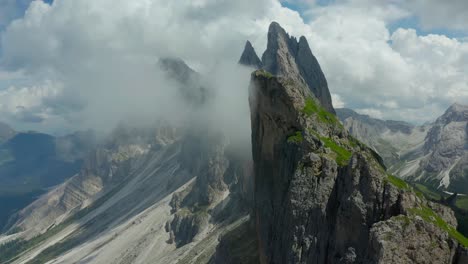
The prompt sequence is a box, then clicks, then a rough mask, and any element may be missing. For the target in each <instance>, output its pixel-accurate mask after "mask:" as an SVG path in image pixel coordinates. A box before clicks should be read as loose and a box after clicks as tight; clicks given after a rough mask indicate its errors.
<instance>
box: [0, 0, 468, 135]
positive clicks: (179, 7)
mask: <svg viewBox="0 0 468 264" xmlns="http://www.w3.org/2000/svg"><path fill="white" fill-rule="evenodd" d="M306 2H309V4H310V7H311V9H310V10H309V11H305V12H304V13H305V14H306V17H307V18H308V20H307V21H308V22H307V23H304V20H303V19H302V18H301V16H300V15H299V14H298V13H297V12H295V11H292V10H289V9H287V8H284V7H282V6H281V4H280V2H279V1H277V0H259V1H247V0H240V1H231V0H221V1H220V0H200V1H183V2H180V1H163V0H154V1H146V0H138V1H127V0H100V1H95V0H80V1H74V0H61V1H55V2H54V4H53V5H52V6H49V5H47V4H44V3H42V2H41V1H34V2H33V3H32V4H31V6H30V8H29V9H28V10H27V12H26V15H25V17H24V18H23V19H20V20H16V21H14V22H13V23H11V24H10V25H9V27H8V28H7V30H6V31H5V32H4V33H3V34H2V40H1V47H2V53H3V55H2V57H1V58H0V66H1V67H3V70H2V72H5V71H6V70H7V71H10V72H11V71H13V72H15V71H18V72H21V75H22V77H21V78H22V79H24V78H23V77H24V76H26V77H27V78H28V80H29V82H30V84H29V85H27V87H33V86H34V84H37V83H44V81H45V80H54V83H58V84H60V86H61V87H63V90H62V93H61V94H60V95H57V96H55V95H54V96H53V98H50V99H47V100H46V99H40V100H39V99H38V102H42V103H43V104H44V107H43V108H44V109H49V110H48V111H49V112H47V113H48V114H47V115H46V114H43V115H42V116H44V118H49V119H51V118H55V119H56V120H57V121H56V122H59V121H58V120H62V121H64V120H65V121H67V122H68V124H70V123H71V124H75V125H77V126H80V127H81V128H84V127H95V126H111V124H115V123H116V122H118V121H119V120H120V119H130V118H133V117H135V116H138V117H139V118H141V119H146V118H153V117H154V116H155V115H169V114H173V112H177V111H179V110H181V109H182V110H181V111H182V112H183V111H184V106H183V105H182V106H179V105H177V103H174V101H173V100H174V96H176V95H175V94H174V91H173V89H170V83H167V80H164V78H162V76H161V75H160V73H158V72H157V70H156V69H155V64H156V61H157V58H158V57H162V56H176V57H181V58H182V59H184V60H186V61H187V62H188V63H189V64H190V65H192V66H194V67H196V68H197V69H198V70H200V71H202V72H203V73H205V74H207V75H208V76H209V77H210V79H211V81H212V82H213V83H216V84H217V86H223V87H220V88H219V89H220V91H219V96H220V97H219V99H220V100H224V101H225V100H228V99H227V98H229V97H237V98H236V99H235V100H231V101H230V103H229V104H225V105H226V107H227V108H226V109H222V108H223V106H224V105H223V104H222V103H220V104H219V105H216V106H213V107H215V110H217V111H215V112H217V113H219V114H220V115H222V113H225V112H223V111H228V112H229V111H238V109H237V110H236V109H235V108H236V103H238V104H239V105H243V107H244V108H245V107H246V105H245V104H244V103H246V102H244V103H242V102H243V101H242V100H244V99H245V97H246V94H245V93H243V92H241V93H235V94H230V90H229V89H235V88H234V87H238V88H237V89H247V87H244V86H245V81H246V80H247V79H248V77H249V76H246V77H245V78H247V79H245V80H244V79H243V77H242V78H240V77H239V78H228V77H229V75H228V74H226V72H225V71H233V69H232V68H231V66H228V65H229V63H235V62H236V61H237V60H238V58H239V55H240V53H241V52H242V48H243V45H244V42H245V41H246V40H247V39H249V40H251V41H252V42H253V44H254V46H255V48H256V50H257V52H259V55H260V56H261V52H262V51H263V50H264V49H265V47H266V30H267V28H268V25H269V23H270V22H271V21H272V20H275V21H278V22H279V23H280V24H282V25H283V26H284V27H285V29H286V30H287V31H288V32H290V33H291V34H292V35H296V36H299V35H305V36H306V37H307V38H308V40H309V43H310V45H311V48H312V51H313V52H314V54H315V55H316V56H317V58H318V60H319V62H320V64H321V65H322V68H323V70H324V72H325V75H326V77H327V79H328V82H329V87H330V89H331V92H332V94H333V100H334V103H335V106H338V107H339V106H343V105H345V106H346V107H351V108H355V109H357V110H359V111H361V112H366V113H369V114H371V115H374V116H378V117H382V118H387V119H405V120H409V121H415V122H424V121H426V120H432V119H434V118H435V117H436V116H437V115H439V114H441V113H442V112H443V110H444V109H445V108H446V107H447V106H448V105H449V104H451V103H452V102H454V101H465V102H466V101H468V95H467V93H468V92H467V91H468V87H467V83H468V81H467V79H466V78H467V77H465V76H464V75H465V74H464V73H466V72H468V64H467V62H468V51H467V44H466V41H463V40H460V39H458V40H457V39H454V38H448V37H446V36H443V35H427V36H420V35H417V33H416V31H414V30H411V29H398V30H396V31H395V32H393V33H391V32H389V30H388V25H389V24H390V23H395V22H396V21H398V20H399V19H401V18H405V17H410V16H412V15H414V12H413V13H411V12H410V11H411V10H412V9H411V8H410V7H408V6H407V5H405V4H404V2H403V1H399V0H394V1H389V2H387V1H385V2H381V1H377V2H376V1H370V0H349V1H345V0H338V1H332V4H331V5H329V6H327V7H324V6H322V5H318V4H317V2H315V1H303V2H302V4H303V3H306ZM415 8H416V7H415ZM109 10H112V11H111V12H110V11H109ZM228 62H229V63H228ZM220 65H221V66H220ZM236 74H241V73H239V72H238V73H236ZM0 75H1V74H0ZM3 76H6V77H5V78H6V79H8V78H7V76H8V74H6V73H3ZM221 76H224V77H223V78H221ZM1 78H2V77H0V79H1ZM5 78H4V79H5ZM219 78H221V79H219ZM13 79H14V78H13ZM237 79H239V81H238V82H236V80H237ZM241 79H242V80H241ZM223 80H224V85H223ZM228 80H229V82H230V83H229V84H227V82H228ZM1 81H2V80H0V85H1V84H2V82H1ZM22 82H24V80H22ZM232 82H234V83H232ZM23 86H24V85H16V86H15V87H23ZM36 86H37V85H36ZM223 89H224V90H223ZM175 102H177V101H175ZM175 110H177V111H175ZM244 110H246V109H242V111H244ZM4 111H11V109H9V110H4ZM242 111H240V112H242ZM238 112H239V111H238ZM155 113H156V114H155ZM241 115H245V113H244V112H242V114H241ZM215 116H216V115H214V116H213V118H217V119H218V120H219V119H222V117H221V116H219V115H218V116H217V117H215ZM58 117H60V118H61V119H60V118H58ZM103 120H105V121H107V122H103ZM221 121H223V120H221ZM239 122H244V121H243V120H239Z"/></svg>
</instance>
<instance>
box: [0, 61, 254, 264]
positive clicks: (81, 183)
mask: <svg viewBox="0 0 468 264" xmlns="http://www.w3.org/2000/svg"><path fill="white" fill-rule="evenodd" d="M161 63H163V62H161ZM164 63H165V67H166V68H165V70H166V71H167V74H172V76H173V77H174V81H176V82H179V84H180V88H181V89H186V90H187V89H194V91H191V92H190V93H193V95H194V96H185V95H184V94H183V93H184V91H181V96H182V98H184V99H185V100H186V102H187V104H189V105H191V106H192V107H193V108H194V109H196V108H197V107H200V106H201V105H202V104H203V103H205V102H206V100H204V99H203V100H199V99H200V98H203V96H199V93H203V91H202V90H199V89H198V88H200V87H201V86H200V85H199V84H200V83H201V81H200V82H198V81H199V80H200V78H201V76H200V75H199V74H197V73H195V72H194V71H193V70H192V69H190V68H188V66H187V65H186V64H185V63H184V62H182V61H180V60H173V59H171V60H165V62H164ZM160 66H161V65H160ZM177 72H179V73H180V74H177ZM185 83H186V84H187V85H189V86H185V85H184V84H185ZM207 99H209V98H207ZM210 129H211V128H204V127H200V125H198V124H197V123H196V120H194V121H193V122H188V123H186V124H184V125H183V126H180V127H177V126H174V125H169V124H168V123H166V122H158V124H157V125H155V126H149V127H147V128H133V127H128V126H121V127H119V128H117V129H116V130H115V131H114V133H112V135H110V136H109V138H108V139H107V142H106V143H104V144H102V145H100V146H99V147H97V148H96V149H95V150H94V151H93V152H92V153H91V154H89V155H88V156H87V158H86V159H85V162H84V164H83V166H82V168H81V170H80V172H79V173H78V174H77V175H75V176H74V177H72V178H71V179H69V180H68V181H66V182H65V183H63V184H62V185H60V186H58V187H56V188H54V189H52V190H51V191H49V192H48V193H47V194H45V195H43V196H42V197H41V198H39V199H38V200H37V201H35V202H34V203H32V204H31V205H29V206H28V207H27V208H25V209H23V210H22V211H21V212H19V213H18V214H17V217H16V218H14V219H12V223H13V224H12V226H11V228H10V229H9V232H8V233H7V234H6V235H4V236H0V241H3V242H6V244H4V245H2V246H0V263H3V261H7V262H8V263H10V262H12V263H45V262H47V261H53V262H54V263H75V262H89V261H91V262H92V263H155V262H156V263H207V262H208V261H209V260H210V259H211V257H212V255H213V253H214V252H215V249H216V246H217V245H218V243H219V241H218V237H219V236H220V235H221V234H222V233H224V232H229V231H230V230H231V229H233V228H235V227H237V226H243V225H244V224H245V223H246V221H247V220H248V213H249V210H250V207H249V204H250V203H251V200H252V186H253V183H252V176H251V175H252V174H251V170H252V168H251V162H250V161H251V156H250V155H243V154H239V153H238V150H237V148H231V144H230V142H229V139H228V138H226V137H225V136H224V135H223V134H222V133H221V132H220V131H212V130H210ZM214 130H215V129H214ZM0 244H1V243H0Z"/></svg>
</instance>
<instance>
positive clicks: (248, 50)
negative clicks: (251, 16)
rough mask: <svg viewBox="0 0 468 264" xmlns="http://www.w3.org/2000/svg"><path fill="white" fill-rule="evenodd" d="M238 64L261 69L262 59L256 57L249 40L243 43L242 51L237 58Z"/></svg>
mask: <svg viewBox="0 0 468 264" xmlns="http://www.w3.org/2000/svg"><path fill="white" fill-rule="evenodd" d="M239 64H241V65H245V66H249V67H253V68H255V69H261V68H262V66H263V64H262V61H261V60H260V58H258V56H257V53H256V52H255V49H254V48H253V46H252V43H250V41H247V42H246V43H245V47H244V52H243V53H242V55H241V57H240V59H239Z"/></svg>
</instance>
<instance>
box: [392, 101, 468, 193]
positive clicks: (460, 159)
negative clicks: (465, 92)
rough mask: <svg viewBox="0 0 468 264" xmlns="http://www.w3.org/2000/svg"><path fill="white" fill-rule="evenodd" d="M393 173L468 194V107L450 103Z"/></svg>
mask: <svg viewBox="0 0 468 264" xmlns="http://www.w3.org/2000/svg"><path fill="white" fill-rule="evenodd" d="M416 154H417V155H416ZM396 173H398V174H399V175H401V176H402V177H404V178H406V179H409V180H411V181H418V182H423V183H425V184H427V185H430V186H433V187H435V188H441V189H443V190H448V191H450V192H458V193H468V106H464V105H460V104H454V105H452V106H450V107H449V108H448V109H447V111H446V112H445V113H444V114H443V115H442V116H441V117H439V118H438V119H437V120H436V121H435V123H434V124H433V125H432V127H431V129H430V130H429V132H428V134H427V136H426V138H425V141H424V146H422V147H421V148H420V149H419V151H418V152H417V153H414V154H413V155H412V156H410V157H409V158H408V159H407V160H406V161H405V164H403V165H402V166H401V167H400V168H398V169H397V170H396Z"/></svg>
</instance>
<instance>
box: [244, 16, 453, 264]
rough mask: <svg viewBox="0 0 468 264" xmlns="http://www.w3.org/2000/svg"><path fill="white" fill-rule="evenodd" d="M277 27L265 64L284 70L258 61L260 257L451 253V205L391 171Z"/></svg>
mask: <svg viewBox="0 0 468 264" xmlns="http://www.w3.org/2000/svg"><path fill="white" fill-rule="evenodd" d="M272 28H273V30H275V29H277V26H276V25H272V27H270V33H272V34H269V46H272V47H273V46H275V47H277V51H276V53H277V54H279V56H277V57H276V58H277V61H276V62H275V63H269V62H268V60H264V64H265V65H269V64H271V65H276V66H275V67H278V68H281V70H280V71H282V72H283V74H281V75H280V76H278V77H277V76H273V75H271V74H270V73H269V72H266V71H263V70H258V71H256V72H254V73H253V74H252V81H251V88H250V89H251V99H250V106H251V120H252V149H253V159H254V175H255V185H254V186H255V206H254V214H253V220H254V221H255V226H256V230H257V234H258V242H259V256H260V257H259V258H260V262H261V263H428V262H430V263H451V262H452V261H453V260H454V256H455V255H456V251H457V247H458V242H457V240H456V239H455V238H456V235H455V234H454V232H456V231H454V227H456V220H455V218H454V216H453V213H452V212H451V211H450V209H447V208H445V207H440V206H438V205H435V204H432V203H429V202H427V201H425V200H424V199H423V198H420V197H418V196H417V195H416V194H415V193H414V192H413V191H412V188H411V187H410V186H409V185H407V184H406V183H405V182H403V181H401V180H399V179H397V178H395V177H392V176H389V175H388V174H387V173H386V172H385V169H384V168H383V164H382V163H381V160H380V158H379V157H378V155H377V154H376V153H375V152H374V151H372V150H371V149H369V148H368V147H366V146H365V145H363V144H361V143H359V142H358V141H356V140H355V139H353V138H352V137H350V136H349V135H348V134H347V132H346V130H345V129H344V128H343V127H342V126H341V124H340V123H339V121H338V119H337V118H336V117H335V116H334V115H332V114H330V113H329V112H328V111H327V110H326V109H325V108H324V107H323V106H322V105H321V104H320V101H319V100H318V99H317V98H316V97H315V94H314V93H312V92H311V90H310V89H308V88H309V87H308V86H307V84H306V83H304V82H302V81H301V77H302V75H301V71H298V70H297V68H296V67H293V66H292V64H291V61H292V60H291V57H290V56H289V53H288V49H289V45H286V43H287V42H288V41H291V39H289V38H280V39H277V41H278V42H279V43H271V42H272V41H271V39H276V38H274V37H273V38H272V36H274V35H275V32H272ZM280 35H284V34H283V33H280ZM270 38H271V39H270ZM270 50H274V49H270ZM264 57H265V56H264ZM266 57H268V55H267V56H266ZM273 72H274V70H273ZM415 230H418V232H413V231H415ZM449 234H450V235H449ZM403 237H404V238H405V239H403ZM421 238H423V239H421ZM434 245H436V246H434ZM435 249H437V250H435Z"/></svg>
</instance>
